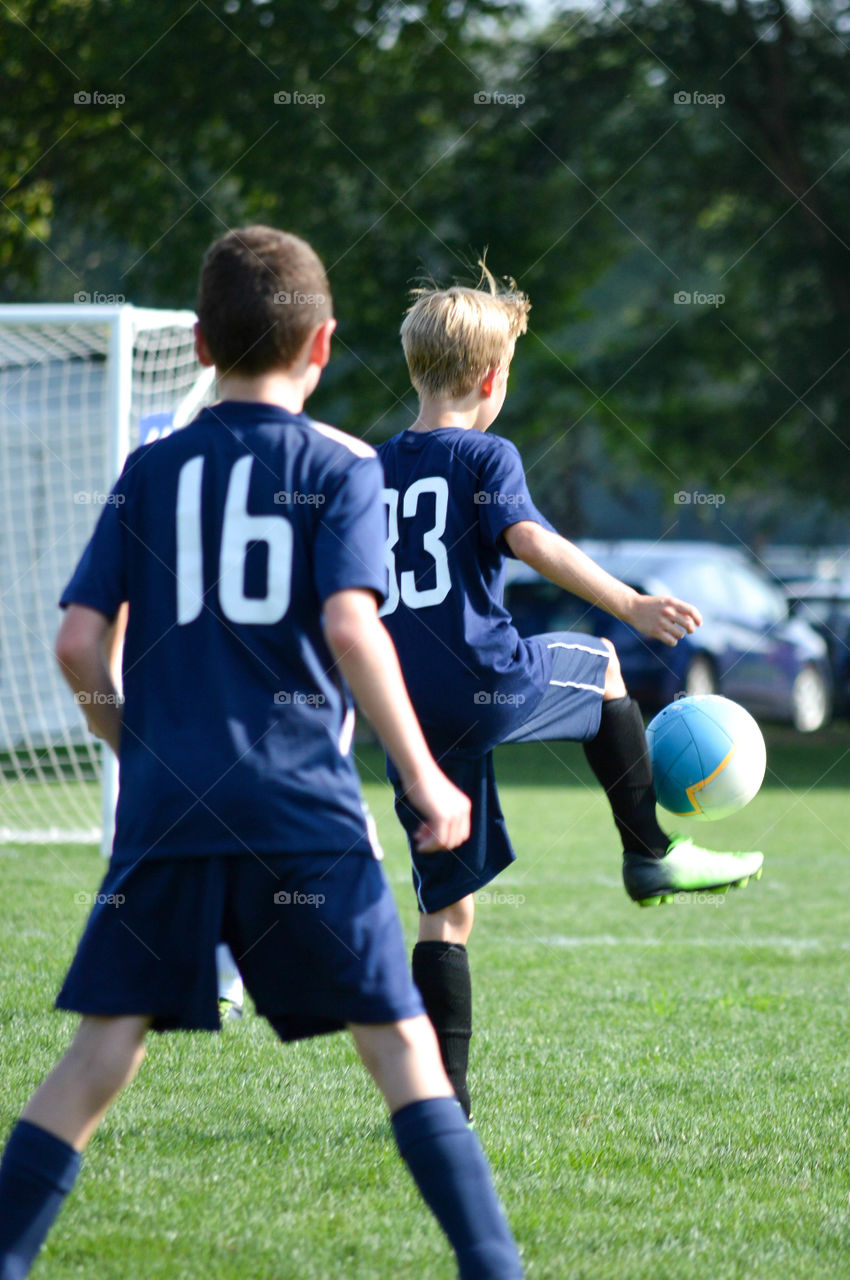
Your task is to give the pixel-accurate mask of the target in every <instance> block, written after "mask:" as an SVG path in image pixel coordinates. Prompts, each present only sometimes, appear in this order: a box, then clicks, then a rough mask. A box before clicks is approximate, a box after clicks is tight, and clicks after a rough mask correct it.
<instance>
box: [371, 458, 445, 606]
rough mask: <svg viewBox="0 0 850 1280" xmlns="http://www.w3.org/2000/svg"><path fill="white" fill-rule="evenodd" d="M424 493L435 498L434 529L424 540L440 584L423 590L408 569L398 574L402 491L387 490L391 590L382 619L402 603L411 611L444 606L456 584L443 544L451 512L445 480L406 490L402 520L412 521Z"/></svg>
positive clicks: (432, 479) (427, 481)
mask: <svg viewBox="0 0 850 1280" xmlns="http://www.w3.org/2000/svg"><path fill="white" fill-rule="evenodd" d="M423 493H433V495H434V525H433V528H431V529H429V530H428V532H427V533H426V534H424V536H423V538H422V546H423V549H424V550H425V551H427V552H428V555H429V556H431V558H432V559H433V561H434V571H435V574H436V582H435V584H434V586H433V587H428V588H426V589H424V590H423V589H420V588H419V587H417V585H416V578H415V576H414V574H413V571H412V570H411V569H405V570H404V571H403V572H402V573H401V575H399V574H398V573H397V570H396V562H395V548H396V546H397V544H398V539H399V523H398V522H399V491H398V489H384V490H383V493H382V497H383V500H384V502H385V503H386V506H387V519H388V524H389V534H388V537H387V542H386V547H385V549H384V561H385V563H386V566H387V572H388V574H389V580H390V583H389V589H388V594H387V599H386V603H385V604H384V606H383V608H382V609H381V610H380V615H381V617H385V616H386V614H388V613H394V612H395V610H396V609H397V608H398V602H399V599H401V600H402V601H403V603H404V604H406V605H407V607H408V608H409V609H424V608H426V607H427V606H428V605H434V604H442V602H443V601H444V600H445V598H446V596H447V595H448V594H449V591H450V590H451V586H452V581H451V577H450V576H449V558H448V556H447V555H446V548H445V546H444V545H443V543H442V542H441V541H440V539H441V537H442V535H443V534H444V533H445V531H446V515H447V513H448V509H449V486H448V484H447V482H446V480H445V479H444V477H443V476H425V477H424V478H423V479H422V480H416V481H415V482H414V483H413V484H412V485H411V486H410V488H409V489H405V491H404V497H403V499H402V502H401V518H402V519H404V520H412V519H413V517H414V516H415V515H416V508H417V507H418V506H419V498H420V496H421V495H422V494H423Z"/></svg>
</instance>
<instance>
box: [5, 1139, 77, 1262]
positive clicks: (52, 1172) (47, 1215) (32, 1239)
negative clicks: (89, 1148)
mask: <svg viewBox="0 0 850 1280" xmlns="http://www.w3.org/2000/svg"><path fill="white" fill-rule="evenodd" d="M81 1159H82V1157H81V1156H80V1153H79V1152H78V1151H75V1150H74V1148H73V1147H71V1146H69V1145H68V1143H67V1142H64V1141H63V1140H62V1139H61V1138H57V1137H56V1136H55V1134H52V1133H48V1131H47V1130H46V1129H42V1128H41V1127H40V1126H39V1125H35V1124H30V1122H29V1120H19V1121H18V1123H17V1124H16V1125H15V1127H14V1129H13V1130H12V1132H11V1134H10V1135H9V1141H8V1143H7V1144H6V1150H5V1152H4V1153H3V1161H2V1164H0V1280H22V1277H23V1276H25V1275H27V1273H28V1272H29V1269H30V1267H31V1266H32V1264H33V1262H34V1261H35V1257H36V1254H37V1253H38V1251H39V1249H40V1248H41V1246H42V1244H43V1243H44V1238H45V1236H46V1235H47V1233H48V1231H49V1230H50V1228H51V1226H52V1225H53V1220H54V1219H55V1217H56V1215H57V1213H58V1212H59V1210H60V1209H61V1207H62V1202H63V1200H64V1199H65V1196H66V1195H67V1194H68V1192H69V1191H70V1190H71V1187H72V1186H73V1185H74V1179H75V1178H76V1176H77V1173H78V1171H79V1168H80V1161H81Z"/></svg>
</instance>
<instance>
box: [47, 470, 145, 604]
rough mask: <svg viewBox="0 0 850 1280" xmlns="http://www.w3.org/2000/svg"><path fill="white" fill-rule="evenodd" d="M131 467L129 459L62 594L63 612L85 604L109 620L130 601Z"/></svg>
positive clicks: (60, 601) (60, 602)
mask: <svg viewBox="0 0 850 1280" xmlns="http://www.w3.org/2000/svg"><path fill="white" fill-rule="evenodd" d="M131 457H132V455H131ZM130 463H131V458H128V459H127V462H126V463H125V466H124V470H123V471H122V473H121V475H120V477H119V478H118V481H117V482H116V484H115V487H114V488H113V490H112V492H111V493H110V494H109V496H108V498H107V500H106V502H105V503H104V507H103V511H102V512H101V513H100V519H99V520H98V522H97V524H96V525H95V529H94V533H93V534H92V536H91V538H90V539H89V543H88V546H87V547H86V549H85V551H84V552H83V554H82V556H81V557H80V560H79V563H78V565H77V567H76V569H75V570H74V572H73V574H72V575H71V579H70V581H69V583H68V585H67V586H66V587H65V590H64V591H63V592H62V596H61V598H60V600H59V604H60V607H61V608H63V609H65V608H67V606H68V605H69V604H84V605H87V606H88V608H89V609H97V611H98V613H102V614H105V616H106V617H107V618H114V617H115V614H116V613H117V612H118V609H119V608H120V606H121V604H122V603H123V602H124V601H125V600H126V599H127V583H126V563H125V541H124V526H123V520H122V511H123V508H124V505H125V503H126V501H127V487H128V479H127V477H128V474H129V471H130V469H131V466H130Z"/></svg>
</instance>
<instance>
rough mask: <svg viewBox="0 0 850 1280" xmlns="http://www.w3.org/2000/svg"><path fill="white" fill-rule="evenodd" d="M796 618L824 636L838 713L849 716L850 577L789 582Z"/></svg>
mask: <svg viewBox="0 0 850 1280" xmlns="http://www.w3.org/2000/svg"><path fill="white" fill-rule="evenodd" d="M785 594H786V597H787V599H788V604H789V606H790V609H791V613H792V615H793V616H794V617H795V618H801V619H802V620H803V621H804V622H807V623H809V625H810V626H812V627H814V629H815V631H817V632H819V633H820V635H822V636H823V639H824V642H825V644H826V649H827V653H828V655H829V663H830V668H831V671H832V687H833V693H834V704H835V712H836V714H837V715H841V716H848V715H850V578H844V579H840V578H835V579H823V578H815V579H812V580H810V581H808V582H792V583H789V584H787V585H786V587H785Z"/></svg>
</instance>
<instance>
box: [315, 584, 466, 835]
mask: <svg viewBox="0 0 850 1280" xmlns="http://www.w3.org/2000/svg"><path fill="white" fill-rule="evenodd" d="M322 621H323V623H324V628H325V637H326V639H327V642H328V645H329V647H330V650H331V652H332V653H333V655H334V657H335V658H336V660H337V662H338V663H339V667H340V670H341V671H342V674H343V675H344V676H345V678H346V680H347V682H348V684H349V686H350V688H351V691H352V693H353V694H354V697H355V698H356V700H357V703H358V705H359V707H360V709H361V711H362V712H363V714H364V715H365V716H366V717H367V718H368V719H369V721H370V722H371V724H372V727H373V729H374V730H375V732H376V733H377V735H378V737H379V738H380V739H381V742H382V743H383V745H384V747H385V748H386V751H387V754H388V755H389V756H391V757H392V760H393V763H394V764H395V766H396V768H397V769H398V771H399V774H400V776H401V781H402V785H403V787H404V790H405V795H406V798H407V799H408V801H409V802H410V804H411V805H412V806H413V808H414V809H416V810H418V812H419V813H421V814H422V816H423V818H424V819H425V821H424V822H423V824H422V826H421V827H420V828H419V830H418V831H417V832H416V835H415V837H414V839H415V841H416V845H417V848H418V849H419V851H420V852H421V853H428V852H430V851H432V850H434V849H438V848H446V849H455V848H457V846H458V845H460V844H463V843H464V841H466V840H468V839H469V812H470V808H471V806H470V803H469V800H468V799H467V797H466V796H465V795H464V794H463V792H462V791H459V790H458V789H457V787H455V786H453V784H452V783H451V782H449V780H448V778H447V777H446V776H445V775H444V774H443V773H442V772H441V770H440V769H439V767H438V766H437V763H436V761H435V760H434V758H433V756H432V755H431V752H430V751H429V750H428V745H427V743H426V742H425V739H424V737H423V736H422V730H421V728H420V727H419V721H418V720H417V719H416V714H415V712H414V710H413V707H412V706H411V704H410V698H409V697H408V693H407V688H406V686H405V683H404V678H403V676H402V674H401V668H400V666H399V663H398V657H397V655H396V651H395V646H394V645H393V642H392V640H391V639H390V637H389V634H388V633H387V631H386V629H385V627H384V624H383V623H382V622H381V620H380V619H379V617H378V605H377V601H376V599H375V597H374V595H373V594H372V592H371V591H359V590H346V591H337V592H334V594H333V595H330V596H328V598H327V599H326V601H325V605H324V609H323V611H322Z"/></svg>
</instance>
